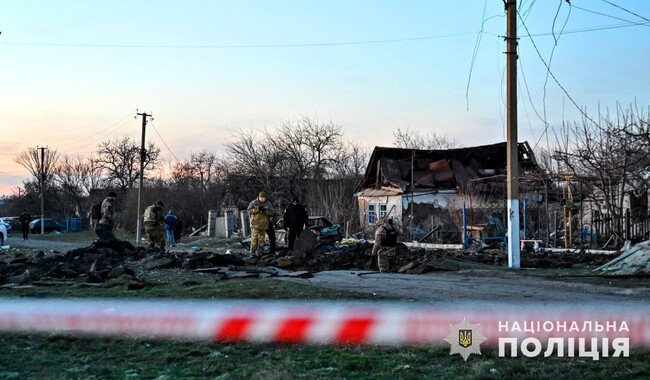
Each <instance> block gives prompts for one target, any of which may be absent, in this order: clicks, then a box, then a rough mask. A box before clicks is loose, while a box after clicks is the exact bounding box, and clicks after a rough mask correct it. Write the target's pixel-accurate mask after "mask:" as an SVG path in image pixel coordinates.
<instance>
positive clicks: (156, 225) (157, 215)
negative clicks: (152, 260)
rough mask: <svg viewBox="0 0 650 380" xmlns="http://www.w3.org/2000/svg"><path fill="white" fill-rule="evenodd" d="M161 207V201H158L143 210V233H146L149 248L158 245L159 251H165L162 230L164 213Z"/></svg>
mask: <svg viewBox="0 0 650 380" xmlns="http://www.w3.org/2000/svg"><path fill="white" fill-rule="evenodd" d="M163 206H164V204H163V203H162V201H158V202H156V204H153V205H151V206H148V207H147V208H146V209H145V210H144V231H145V232H146V233H147V242H148V243H149V248H154V247H155V246H156V243H158V245H159V246H160V248H161V249H165V232H164V230H163V225H164V224H165V212H164V211H163Z"/></svg>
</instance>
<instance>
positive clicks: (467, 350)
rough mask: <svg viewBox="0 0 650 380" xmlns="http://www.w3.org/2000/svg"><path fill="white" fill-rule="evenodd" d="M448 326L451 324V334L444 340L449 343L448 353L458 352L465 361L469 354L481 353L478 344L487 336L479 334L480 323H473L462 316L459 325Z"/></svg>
mask: <svg viewBox="0 0 650 380" xmlns="http://www.w3.org/2000/svg"><path fill="white" fill-rule="evenodd" d="M449 326H451V334H449V336H448V337H446V338H445V341H447V342H448V343H449V344H450V345H451V352H450V353H449V355H453V354H460V356H462V357H463V359H464V360H465V361H467V358H469V356H470V355H471V354H477V355H480V354H481V347H480V345H481V343H483V342H484V341H485V340H486V339H487V338H486V337H484V336H483V334H481V324H480V323H477V324H475V325H473V324H471V323H469V322H468V321H467V319H465V318H463V321H462V322H461V323H460V324H459V325H452V324H450V325H449Z"/></svg>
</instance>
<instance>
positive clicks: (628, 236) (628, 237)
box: [625, 208, 632, 240]
mask: <svg viewBox="0 0 650 380" xmlns="http://www.w3.org/2000/svg"><path fill="white" fill-rule="evenodd" d="M631 222H632V218H631V216H630V209H629V208H628V209H627V210H625V240H632V234H631V233H630V228H631V227H632V226H631Z"/></svg>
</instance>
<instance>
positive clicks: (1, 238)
mask: <svg viewBox="0 0 650 380" xmlns="http://www.w3.org/2000/svg"><path fill="white" fill-rule="evenodd" d="M7 238H8V236H7V226H6V224H5V221H4V220H2V219H1V218H0V245H4V244H5V240H6V239H7Z"/></svg>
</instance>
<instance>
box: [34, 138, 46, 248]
mask: <svg viewBox="0 0 650 380" xmlns="http://www.w3.org/2000/svg"><path fill="white" fill-rule="evenodd" d="M36 149H38V150H40V151H41V167H40V169H41V170H40V173H39V174H40V180H41V235H45V217H44V215H45V149H47V147H37V148H36Z"/></svg>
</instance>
